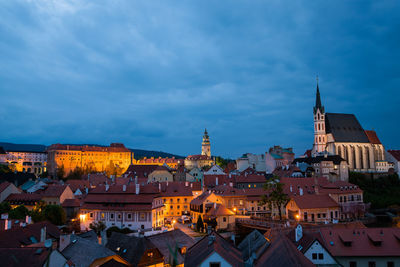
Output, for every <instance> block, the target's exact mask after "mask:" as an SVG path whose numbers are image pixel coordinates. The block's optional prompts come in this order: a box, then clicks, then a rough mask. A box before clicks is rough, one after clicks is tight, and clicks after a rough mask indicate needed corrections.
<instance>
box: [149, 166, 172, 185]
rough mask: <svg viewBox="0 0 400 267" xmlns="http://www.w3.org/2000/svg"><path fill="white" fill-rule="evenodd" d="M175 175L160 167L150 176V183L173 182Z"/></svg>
mask: <svg viewBox="0 0 400 267" xmlns="http://www.w3.org/2000/svg"><path fill="white" fill-rule="evenodd" d="M173 180H174V175H173V174H172V173H171V172H170V170H169V169H168V168H167V167H166V166H158V167H157V168H156V169H155V170H154V171H152V172H151V173H150V174H149V178H148V180H147V181H148V182H149V183H154V182H167V181H168V182H172V181H173Z"/></svg>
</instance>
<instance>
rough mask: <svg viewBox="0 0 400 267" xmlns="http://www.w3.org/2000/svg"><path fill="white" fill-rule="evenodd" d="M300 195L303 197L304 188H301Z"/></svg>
mask: <svg viewBox="0 0 400 267" xmlns="http://www.w3.org/2000/svg"><path fill="white" fill-rule="evenodd" d="M299 195H300V196H302V195H303V188H301V187H300V188H299Z"/></svg>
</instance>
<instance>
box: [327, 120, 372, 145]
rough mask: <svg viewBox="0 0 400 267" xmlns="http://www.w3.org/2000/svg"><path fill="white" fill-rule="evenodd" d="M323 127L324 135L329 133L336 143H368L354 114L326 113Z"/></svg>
mask: <svg viewBox="0 0 400 267" xmlns="http://www.w3.org/2000/svg"><path fill="white" fill-rule="evenodd" d="M325 126H326V133H331V134H332V135H333V138H334V139H335V141H336V142H352V143H369V139H368V137H367V135H366V134H365V131H364V129H363V128H362V126H361V124H360V123H359V122H358V120H357V118H356V116H354V114H342V113H326V114H325Z"/></svg>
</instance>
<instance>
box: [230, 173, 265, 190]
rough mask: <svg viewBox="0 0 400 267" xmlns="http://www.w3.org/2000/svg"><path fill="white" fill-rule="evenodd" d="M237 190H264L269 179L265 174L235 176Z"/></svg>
mask: <svg viewBox="0 0 400 267" xmlns="http://www.w3.org/2000/svg"><path fill="white" fill-rule="evenodd" d="M235 180H236V183H235V184H236V188H263V186H264V184H265V183H266V182H267V178H266V177H265V175H263V174H250V175H239V176H235Z"/></svg>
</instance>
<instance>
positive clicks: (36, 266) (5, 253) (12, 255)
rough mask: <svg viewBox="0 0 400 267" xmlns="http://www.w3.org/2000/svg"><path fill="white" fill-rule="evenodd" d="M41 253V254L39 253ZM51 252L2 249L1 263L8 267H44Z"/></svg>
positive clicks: (33, 249) (30, 249)
mask: <svg viewBox="0 0 400 267" xmlns="http://www.w3.org/2000/svg"><path fill="white" fill-rule="evenodd" d="M39 251H40V253H38V252H39ZM50 253H51V250H50V249H48V248H44V247H42V248H38V247H35V248H0V262H1V265H2V266H7V267H22V266H30V267H42V266H44V264H45V262H46V260H47V258H48V257H49V255H50Z"/></svg>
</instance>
